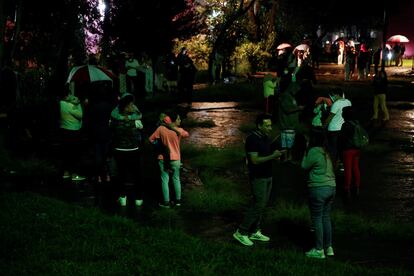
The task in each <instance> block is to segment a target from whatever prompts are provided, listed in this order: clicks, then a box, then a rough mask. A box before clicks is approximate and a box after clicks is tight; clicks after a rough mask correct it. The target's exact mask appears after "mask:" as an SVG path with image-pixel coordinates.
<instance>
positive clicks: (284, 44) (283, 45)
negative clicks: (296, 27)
mask: <svg viewBox="0 0 414 276" xmlns="http://www.w3.org/2000/svg"><path fill="white" fill-rule="evenodd" d="M291 47H292V45H290V44H289V43H282V44H280V45H279V46H277V48H276V50H283V49H286V48H291Z"/></svg>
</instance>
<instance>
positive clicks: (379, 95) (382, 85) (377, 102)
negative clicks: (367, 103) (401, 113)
mask: <svg viewBox="0 0 414 276" xmlns="http://www.w3.org/2000/svg"><path fill="white" fill-rule="evenodd" d="M372 84H373V86H374V103H373V109H374V114H373V115H372V117H371V120H377V119H378V106H380V108H381V111H382V113H383V114H384V117H383V119H382V120H384V121H388V120H389V119H390V115H389V113H388V108H387V90H388V79H387V74H386V73H385V71H383V70H381V71H379V73H378V75H375V77H374V80H373V82H372Z"/></svg>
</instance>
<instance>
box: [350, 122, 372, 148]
mask: <svg viewBox="0 0 414 276" xmlns="http://www.w3.org/2000/svg"><path fill="white" fill-rule="evenodd" d="M349 123H350V124H351V125H353V127H354V135H353V137H352V138H351V144H352V145H353V146H355V147H357V148H362V147H364V146H366V145H367V144H368V143H369V136H368V132H367V131H366V130H365V129H364V128H363V127H362V126H361V124H360V123H359V122H358V121H349Z"/></svg>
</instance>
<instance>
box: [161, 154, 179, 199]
mask: <svg viewBox="0 0 414 276" xmlns="http://www.w3.org/2000/svg"><path fill="white" fill-rule="evenodd" d="M158 165H159V167H160V173H161V189H162V195H163V197H164V201H165V202H169V201H170V188H169V182H170V172H169V169H170V170H171V171H172V182H173V184H174V191H175V199H176V200H181V182H180V167H181V161H180V160H171V161H170V164H169V168H168V169H166V167H165V166H164V160H159V161H158Z"/></svg>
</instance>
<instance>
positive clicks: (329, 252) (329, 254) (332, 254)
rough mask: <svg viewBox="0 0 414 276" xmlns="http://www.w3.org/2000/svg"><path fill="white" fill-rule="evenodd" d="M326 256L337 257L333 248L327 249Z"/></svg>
mask: <svg viewBox="0 0 414 276" xmlns="http://www.w3.org/2000/svg"><path fill="white" fill-rule="evenodd" d="M325 252H326V256H335V253H334V250H333V247H332V246H329V247H328V248H326V251H325Z"/></svg>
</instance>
